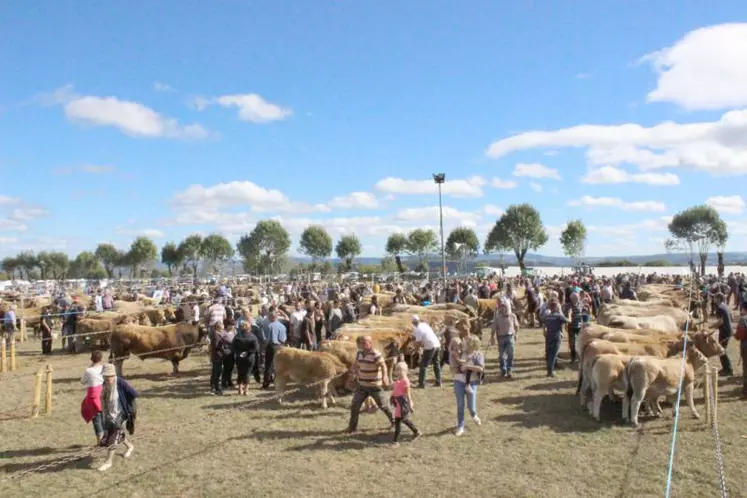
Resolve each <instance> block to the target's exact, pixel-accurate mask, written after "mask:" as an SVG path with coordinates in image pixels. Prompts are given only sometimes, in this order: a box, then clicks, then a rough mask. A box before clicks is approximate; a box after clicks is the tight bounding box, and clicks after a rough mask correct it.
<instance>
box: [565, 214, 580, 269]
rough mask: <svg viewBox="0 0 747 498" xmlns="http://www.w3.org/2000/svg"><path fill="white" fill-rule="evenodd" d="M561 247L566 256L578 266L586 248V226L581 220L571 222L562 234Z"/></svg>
mask: <svg viewBox="0 0 747 498" xmlns="http://www.w3.org/2000/svg"><path fill="white" fill-rule="evenodd" d="M560 245H561V246H563V252H564V253H565V255H566V256H568V257H569V258H571V259H573V260H574V263H575V264H578V263H579V261H580V259H581V256H582V255H583V252H584V247H585V246H586V226H585V225H584V222H583V221H581V220H572V221H569V222H568V223H567V224H566V226H565V228H564V229H563V231H562V232H561V233H560Z"/></svg>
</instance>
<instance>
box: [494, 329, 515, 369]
mask: <svg viewBox="0 0 747 498" xmlns="http://www.w3.org/2000/svg"><path fill="white" fill-rule="evenodd" d="M514 344H516V337H515V336H514V335H513V334H512V335H503V336H498V358H499V359H500V364H501V373H502V374H507V373H511V370H512V369H513V368H514Z"/></svg>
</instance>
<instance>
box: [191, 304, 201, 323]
mask: <svg viewBox="0 0 747 498" xmlns="http://www.w3.org/2000/svg"><path fill="white" fill-rule="evenodd" d="M192 320H194V321H195V322H199V321H200V307H199V306H198V305H196V304H195V305H194V306H193V307H192Z"/></svg>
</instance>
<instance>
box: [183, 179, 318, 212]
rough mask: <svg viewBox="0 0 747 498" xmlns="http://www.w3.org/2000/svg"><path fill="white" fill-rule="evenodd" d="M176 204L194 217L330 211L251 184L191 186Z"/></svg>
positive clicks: (244, 182)
mask: <svg viewBox="0 0 747 498" xmlns="http://www.w3.org/2000/svg"><path fill="white" fill-rule="evenodd" d="M172 202H173V203H174V204H175V205H176V206H177V207H179V208H183V209H187V210H189V211H190V213H189V215H190V216H200V213H203V214H204V213H209V212H211V211H215V210H218V209H221V208H231V207H237V206H249V207H250V208H251V210H252V211H255V212H298V213H303V212H327V211H329V207H327V206H326V205H324V204H314V205H311V204H307V203H301V202H291V201H290V199H288V197H287V196H286V195H285V194H283V193H282V192H280V191H279V190H274V189H266V188H264V187H260V186H259V185H257V184H256V183H253V182H250V181H233V182H229V183H219V184H217V185H213V186H211V187H204V186H202V185H191V186H190V187H188V188H187V189H186V190H184V191H182V192H178V193H176V194H175V195H174V197H173V198H172Z"/></svg>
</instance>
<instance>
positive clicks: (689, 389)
mask: <svg viewBox="0 0 747 498" xmlns="http://www.w3.org/2000/svg"><path fill="white" fill-rule="evenodd" d="M694 391H695V385H694V383H693V382H690V383H688V384H687V385H686V386H685V399H686V400H687V406H688V407H689V408H690V413H692V414H693V417H695V418H697V419H699V418H700V414H699V413H698V410H696V409H695V399H694V397H693V392H694ZM706 403H708V400H706Z"/></svg>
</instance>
